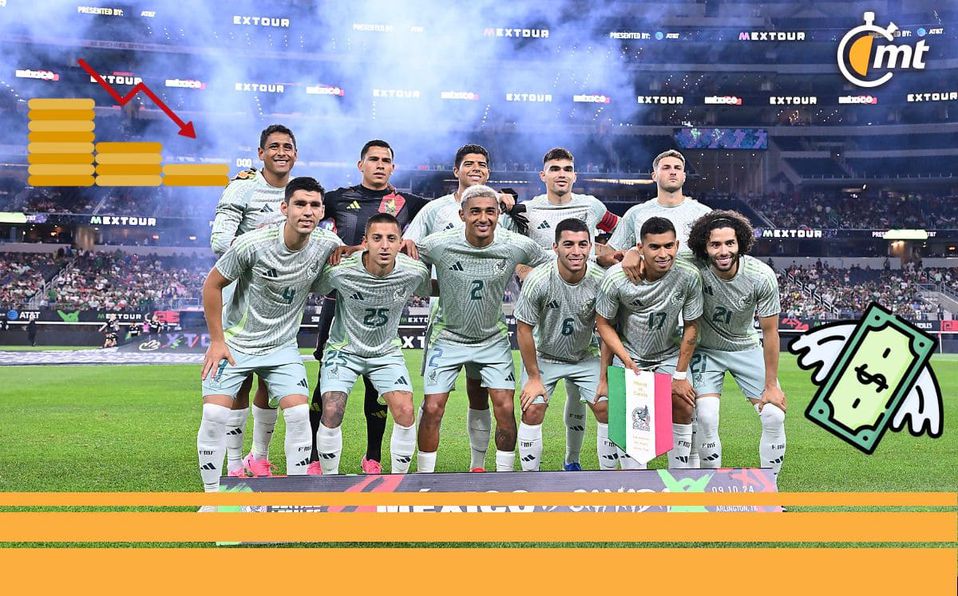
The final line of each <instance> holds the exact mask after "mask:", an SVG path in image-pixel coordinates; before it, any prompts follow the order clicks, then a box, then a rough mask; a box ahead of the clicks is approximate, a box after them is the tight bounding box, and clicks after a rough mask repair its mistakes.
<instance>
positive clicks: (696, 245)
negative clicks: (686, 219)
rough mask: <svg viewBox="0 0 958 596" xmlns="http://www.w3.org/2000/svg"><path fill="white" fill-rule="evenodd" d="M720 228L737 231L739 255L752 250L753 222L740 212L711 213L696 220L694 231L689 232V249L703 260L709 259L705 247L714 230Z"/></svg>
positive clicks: (753, 241)
mask: <svg viewBox="0 0 958 596" xmlns="http://www.w3.org/2000/svg"><path fill="white" fill-rule="evenodd" d="M719 228H732V230H734V231H735V240H736V241H738V254H740V255H745V254H748V251H750V250H752V246H753V245H754V244H755V235H754V230H752V222H750V221H749V220H748V218H747V217H745V216H744V215H742V214H741V213H739V212H738V211H710V212H709V213H706V214H705V215H703V216H702V217H700V218H698V219H696V220H695V223H693V224H692V229H691V230H689V248H690V249H691V250H692V254H694V255H695V256H696V257H697V258H699V259H702V260H706V259H708V256H709V254H708V251H707V250H706V249H705V247H706V246H707V245H708V242H709V236H711V235H712V230H717V229H719Z"/></svg>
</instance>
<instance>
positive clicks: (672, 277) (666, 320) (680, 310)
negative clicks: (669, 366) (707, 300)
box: [595, 259, 702, 363]
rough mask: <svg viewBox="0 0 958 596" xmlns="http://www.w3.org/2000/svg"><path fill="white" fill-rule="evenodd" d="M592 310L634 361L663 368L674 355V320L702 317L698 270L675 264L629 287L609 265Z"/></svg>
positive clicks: (616, 267) (676, 322) (618, 270)
mask: <svg viewBox="0 0 958 596" xmlns="http://www.w3.org/2000/svg"><path fill="white" fill-rule="evenodd" d="M595 310H596V312H597V313H598V314H600V315H602V316H603V317H605V318H606V319H608V320H609V321H610V322H611V323H612V324H613V325H614V326H615V327H616V329H617V330H618V333H619V338H621V340H622V344H623V345H624V346H625V349H626V350H627V351H628V352H629V354H630V355H631V356H632V357H633V358H637V359H639V360H642V361H645V362H652V363H662V362H665V361H666V360H668V359H669V358H672V357H674V356H676V355H678V352H679V347H678V343H677V341H676V339H677V338H676V335H675V333H676V329H677V328H678V325H679V317H680V316H681V317H682V319H683V320H685V321H692V320H695V319H697V318H699V317H700V316H701V315H702V278H701V276H700V275H699V272H698V269H696V268H695V267H693V266H692V265H690V264H688V263H686V262H684V261H681V260H678V259H676V261H675V263H674V264H673V265H672V268H671V269H669V271H668V273H666V274H665V275H664V276H662V277H661V278H659V279H657V280H656V281H654V282H651V283H649V282H647V281H644V280H640V281H639V283H632V281H630V280H629V278H628V277H626V275H625V272H624V271H622V265H614V266H612V267H610V268H609V270H608V272H607V273H606V276H605V279H604V280H603V281H602V285H601V287H600V288H599V294H598V297H597V298H596V303H595Z"/></svg>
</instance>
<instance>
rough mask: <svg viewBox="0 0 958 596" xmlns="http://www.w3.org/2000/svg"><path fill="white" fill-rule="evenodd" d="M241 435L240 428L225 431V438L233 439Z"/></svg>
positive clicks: (241, 430) (241, 429)
mask: <svg viewBox="0 0 958 596" xmlns="http://www.w3.org/2000/svg"><path fill="white" fill-rule="evenodd" d="M241 434H243V428H242V427H240V426H236V427H234V428H232V429H230V430H228V431H226V436H227V437H235V436H236V435H241Z"/></svg>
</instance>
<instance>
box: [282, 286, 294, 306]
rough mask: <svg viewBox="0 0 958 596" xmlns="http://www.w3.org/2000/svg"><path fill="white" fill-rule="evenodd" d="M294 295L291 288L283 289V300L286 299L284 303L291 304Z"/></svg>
mask: <svg viewBox="0 0 958 596" xmlns="http://www.w3.org/2000/svg"><path fill="white" fill-rule="evenodd" d="M295 295H296V290H294V289H293V288H286V289H285V290H283V300H285V301H286V304H292V303H293V296H295Z"/></svg>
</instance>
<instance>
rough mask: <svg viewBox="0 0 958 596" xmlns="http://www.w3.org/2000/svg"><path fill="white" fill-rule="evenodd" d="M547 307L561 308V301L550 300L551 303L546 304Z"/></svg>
mask: <svg viewBox="0 0 958 596" xmlns="http://www.w3.org/2000/svg"><path fill="white" fill-rule="evenodd" d="M546 307H547V308H559V301H558V300H550V301H548V302H546Z"/></svg>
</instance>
